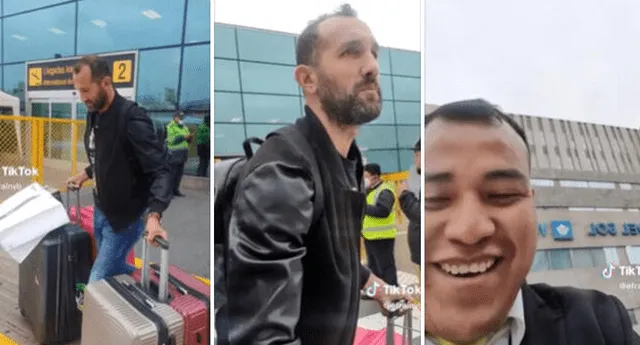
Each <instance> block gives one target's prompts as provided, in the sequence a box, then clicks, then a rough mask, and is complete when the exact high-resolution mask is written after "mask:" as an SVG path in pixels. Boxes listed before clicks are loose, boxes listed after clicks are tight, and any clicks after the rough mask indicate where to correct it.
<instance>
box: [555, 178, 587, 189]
mask: <svg viewBox="0 0 640 345" xmlns="http://www.w3.org/2000/svg"><path fill="white" fill-rule="evenodd" d="M560 186H561V187H569V188H588V187H589V183H587V181H575V180H560Z"/></svg>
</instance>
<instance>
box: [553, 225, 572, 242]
mask: <svg viewBox="0 0 640 345" xmlns="http://www.w3.org/2000/svg"><path fill="white" fill-rule="evenodd" d="M551 234H552V235H553V239H554V240H556V241H573V226H571V221H568V220H552V221H551Z"/></svg>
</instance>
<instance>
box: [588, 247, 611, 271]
mask: <svg viewBox="0 0 640 345" xmlns="http://www.w3.org/2000/svg"><path fill="white" fill-rule="evenodd" d="M590 251H591V257H592V259H593V265H594V266H595V267H604V266H606V265H607V256H606V254H605V252H604V250H603V248H591V249H590Z"/></svg>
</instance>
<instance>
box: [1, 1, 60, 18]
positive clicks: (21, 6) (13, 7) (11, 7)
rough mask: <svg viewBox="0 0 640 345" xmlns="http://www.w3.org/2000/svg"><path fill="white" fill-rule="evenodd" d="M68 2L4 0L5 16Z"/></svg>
mask: <svg viewBox="0 0 640 345" xmlns="http://www.w3.org/2000/svg"><path fill="white" fill-rule="evenodd" d="M67 1H68V0H28V1H25V0H3V1H2V2H3V4H2V6H3V11H4V13H3V15H4V16H8V15H10V14H14V13H18V12H24V11H28V10H33V9H36V8H40V7H45V6H49V5H54V4H57V3H61V2H67Z"/></svg>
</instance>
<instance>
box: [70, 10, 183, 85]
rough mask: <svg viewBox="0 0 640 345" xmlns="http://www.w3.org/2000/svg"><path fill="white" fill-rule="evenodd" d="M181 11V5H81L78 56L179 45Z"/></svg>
mask: <svg viewBox="0 0 640 345" xmlns="http://www.w3.org/2000/svg"><path fill="white" fill-rule="evenodd" d="M184 11H185V8H184V1H156V0H136V1H130V0H110V1H103V0H84V1H80V2H79V3H78V54H88V53H96V52H107V51H118V50H127V49H138V48H147V47H157V46H166V45H172V44H179V43H180V42H181V41H182V23H183V19H184ZM69 18H72V17H64V18H63V19H65V20H67V21H68V22H71V23H73V20H70V19H69ZM132 28H135V34H133V33H134V32H133V31H132ZM160 71H161V72H160ZM158 72H160V73H164V72H165V71H163V70H160V69H159V70H158V71H157V72H156V73H158Z"/></svg>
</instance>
